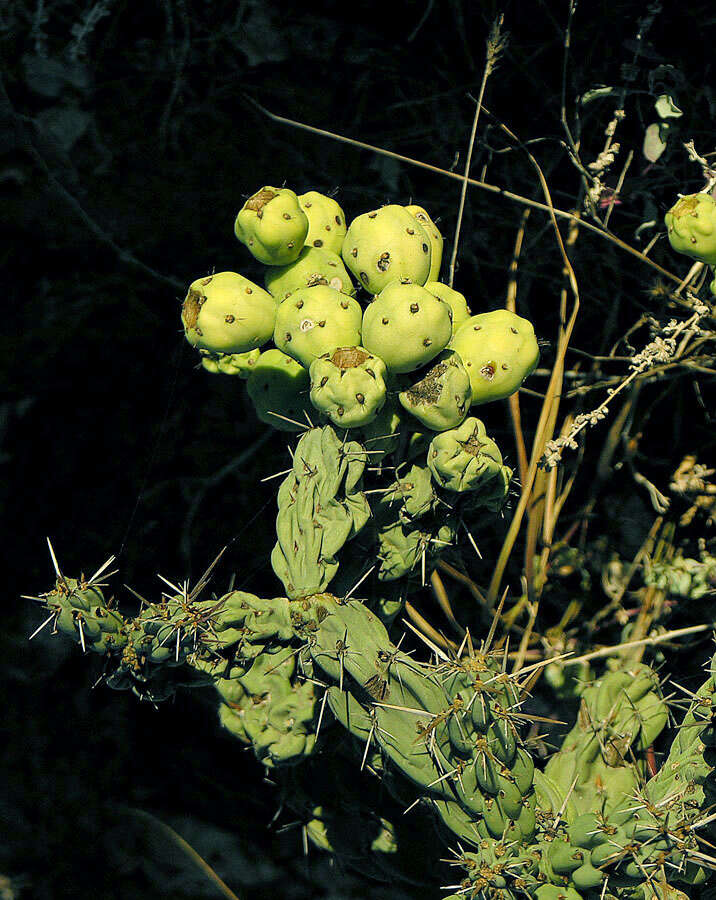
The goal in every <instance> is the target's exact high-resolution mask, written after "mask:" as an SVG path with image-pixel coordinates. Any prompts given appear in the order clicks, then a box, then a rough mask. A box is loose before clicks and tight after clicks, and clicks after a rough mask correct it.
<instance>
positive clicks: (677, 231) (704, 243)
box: [664, 194, 716, 266]
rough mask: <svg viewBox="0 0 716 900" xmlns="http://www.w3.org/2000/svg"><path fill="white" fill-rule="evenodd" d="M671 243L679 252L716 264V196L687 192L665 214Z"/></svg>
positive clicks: (711, 264)
mask: <svg viewBox="0 0 716 900" xmlns="http://www.w3.org/2000/svg"><path fill="white" fill-rule="evenodd" d="M664 222H665V223H666V227H667V228H668V234H669V243H670V244H671V246H672V247H673V249H674V250H676V252H677V253H683V254H685V255H686V256H690V257H691V258H692V259H698V260H700V261H701V262H704V263H708V265H710V266H716V199H714V198H713V197H712V196H711V194H687V195H686V196H685V197H681V198H680V199H679V200H677V202H676V203H675V204H674V205H673V206H672V207H671V209H670V210H669V211H668V212H667V213H666V215H665V216H664Z"/></svg>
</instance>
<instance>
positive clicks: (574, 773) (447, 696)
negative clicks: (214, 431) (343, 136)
mask: <svg viewBox="0 0 716 900" xmlns="http://www.w3.org/2000/svg"><path fill="white" fill-rule="evenodd" d="M680 202H683V201H680ZM699 202H700V201H699ZM677 206H678V204H677ZM696 209H698V210H700V209H701V207H700V206H699V207H697V206H693V207H691V206H689V207H688V209H687V210H686V212H683V213H682V212H680V213H679V214H678V216H677V218H679V217H681V219H683V217H684V215H692V214H693V211H694V210H696ZM675 215H676V214H675ZM692 225H693V223H691V224H690V225H688V227H689V228H691V227H692ZM699 227H700V228H702V230H701V231H699V235H702V236H703V235H704V234H705V232H704V231H703V227H702V226H699ZM674 228H675V232H676V233H677V234H682V233H686V232H685V229H686V228H687V223H686V222H677V223H676V224H675V225H674ZM236 234H237V236H238V237H239V239H240V240H241V241H242V242H243V243H244V244H246V246H247V247H248V249H249V250H250V251H251V252H252V253H253V254H254V256H255V257H256V259H258V260H259V261H261V262H263V263H266V264H267V265H269V266H271V267H273V268H272V269H271V270H270V272H269V273H268V274H267V276H266V280H265V283H266V287H267V291H264V290H263V289H261V288H259V287H257V286H256V285H255V284H252V283H251V282H250V281H248V280H247V279H246V278H244V277H243V276H241V275H238V274H235V273H221V274H220V275H215V276H211V277H207V278H205V279H199V280H198V281H195V282H194V283H193V284H192V285H191V287H190V290H189V294H188V296H187V299H186V300H185V302H184V306H183V310H182V319H183V323H184V327H185V331H186V335H187V339H188V340H189V341H190V342H191V343H192V344H193V345H194V346H195V347H196V348H197V349H198V350H199V352H200V354H201V362H202V365H203V367H204V369H206V370H207V371H208V372H212V373H220V374H226V375H238V376H239V378H240V379H244V380H246V386H247V391H248V395H249V397H250V399H251V401H252V402H253V405H254V407H255V409H256V412H257V415H258V417H259V418H260V419H261V421H263V422H265V423H267V424H269V425H271V426H273V427H274V428H276V429H277V430H279V431H293V432H298V433H299V437H298V441H297V443H296V445H295V447H294V448H293V450H292V453H291V467H290V469H289V471H288V473H287V474H286V475H285V478H284V479H283V481H282V483H281V485H280V487H279V489H278V496H277V505H278V513H277V518H276V543H275V545H274V548H273V551H272V553H271V559H270V564H271V567H272V569H273V572H274V573H275V575H276V577H277V579H278V581H279V582H280V584H281V589H280V594H279V595H278V596H275V597H271V598H262V597H259V596H256V595H254V594H251V593H247V592H244V591H240V590H230V591H229V592H228V593H226V594H224V595H223V596H217V595H216V594H210V595H209V591H208V588H207V585H208V582H209V579H208V578H202V579H201V581H200V582H199V584H198V585H197V586H196V587H195V588H194V589H193V590H191V591H190V590H189V588H188V587H185V588H184V589H182V590H179V589H177V590H176V591H174V592H172V593H171V594H165V595H163V596H162V598H161V599H160V600H158V601H157V602H143V603H142V608H141V609H140V611H139V612H138V614H137V615H136V616H128V615H126V614H125V613H123V612H122V611H121V610H120V609H119V608H118V607H116V606H114V605H113V603H111V602H109V601H106V600H105V595H104V591H105V588H106V585H105V584H104V583H102V581H101V577H102V572H103V569H101V570H100V571H99V572H98V573H97V574H96V575H95V576H93V577H92V578H90V579H89V580H88V579H85V578H84V577H81V578H80V579H72V578H69V577H66V576H64V575H63V574H62V573H61V571H60V570H59V568H58V567H56V568H57V580H56V583H55V585H54V586H53V588H52V589H51V590H50V591H49V592H47V593H46V594H43V595H42V596H41V599H42V601H43V603H44V605H45V607H46V608H47V610H48V611H49V613H50V616H49V619H48V622H51V623H52V626H53V628H54V630H57V631H61V632H63V633H65V634H67V635H69V636H71V637H72V638H73V639H74V640H75V641H76V642H78V643H79V644H81V646H82V648H83V650H85V651H92V652H93V653H95V654H97V655H100V656H102V657H103V659H104V672H105V679H106V681H107V683H108V684H109V685H110V686H111V687H113V688H116V689H129V690H132V691H133V692H134V693H136V694H137V695H138V696H140V697H142V698H147V699H151V700H153V701H159V700H163V699H166V698H167V697H170V696H171V695H172V694H173V693H174V692H175V691H176V690H177V689H178V688H179V687H185V686H195V685H196V686H199V685H203V686H207V685H212V686H213V688H214V689H215V691H216V696H217V706H218V710H219V719H220V722H221V724H222V725H223V726H224V727H225V728H226V729H227V730H228V731H229V732H231V734H233V735H234V736H236V738H237V739H238V740H239V741H240V742H242V743H243V744H245V745H247V746H250V747H251V748H252V749H253V751H254V753H255V755H256V757H257V759H258V761H259V762H260V763H261V764H262V765H264V766H266V767H269V768H271V769H272V776H271V777H272V780H273V781H274V783H275V784H277V785H278V787H279V789H280V792H281V798H282V804H283V805H285V806H286V807H287V808H289V809H291V810H292V811H293V812H294V813H295V815H296V816H297V817H298V819H299V821H300V822H301V823H302V825H303V826H304V834H305V835H306V837H307V839H308V840H310V841H311V842H312V843H313V844H314V845H315V846H317V847H319V848H322V849H323V850H325V851H327V852H331V853H333V854H335V856H336V857H338V858H340V859H341V860H342V861H343V862H345V863H346V864H348V865H351V866H355V867H358V868H360V869H362V870H363V871H364V872H369V873H370V874H371V875H372V876H373V877H375V878H384V879H386V880H388V881H394V880H396V879H398V880H402V881H406V882H408V883H413V884H426V883H434V882H433V881H431V879H433V877H434V876H433V873H432V872H431V860H432V859H433V856H432V855H431V852H430V850H431V845H432V843H434V840H435V835H437V836H438V838H439V839H440V841H441V842H442V844H443V845H445V846H446V847H447V848H449V849H450V850H451V851H452V854H453V858H452V859H451V865H452V867H453V872H454V878H453V879H452V882H451V883H450V884H447V885H446V884H444V882H443V886H444V888H445V890H446V891H447V892H448V893H449V897H448V900H458V898H464V897H468V898H485V900H517V898H523V897H527V898H534V900H597V898H600V900H655V898H658V900H667V898H677V897H688V896H690V893H689V892H690V891H691V890H692V888H693V887H694V886H696V887H700V886H701V885H703V884H706V883H707V881H708V879H709V875H710V872H711V869H712V868H713V866H712V865H711V863H712V862H713V859H712V857H709V855H708V847H709V842H713V841H714V840H716V827H715V825H714V816H713V815H712V813H711V809H712V806H713V804H714V801H716V778H715V777H714V764H715V763H716V755H715V753H716V751H715V749H714V748H716V710H715V707H714V697H715V696H716V657H714V659H712V660H711V661H710V662H709V663H708V665H707V668H706V672H705V673H704V679H703V684H702V685H701V687H700V688H699V689H698V690H697V691H696V692H694V693H690V694H689V708H688V710H687V712H686V715H685V718H684V719H683V721H682V723H681V724H680V726H679V727H678V728H677V729H676V731H675V735H674V733H673V731H672V734H671V738H670V740H669V738H667V735H668V732H669V724H670V723H669V715H668V712H667V706H666V702H665V698H664V696H663V694H662V688H661V682H660V680H659V677H658V676H657V675H656V674H655V672H654V671H653V670H652V669H651V668H650V667H649V666H648V665H646V664H644V663H630V662H628V661H625V662H622V663H621V664H614V665H613V666H611V667H607V668H606V669H605V670H603V671H602V674H601V675H599V676H594V675H593V674H592V672H591V669H589V668H588V667H587V668H582V669H581V670H580V671H582V673H583V674H584V678H585V683H584V684H582V685H581V686H580V690H579V704H580V705H579V712H578V716H577V720H576V722H575V724H574V727H572V728H571V730H569V731H567V732H566V734H564V736H563V737H562V739H561V745H560V746H559V747H558V748H557V749H556V752H554V753H553V754H552V756H551V757H550V758H549V759H548V760H547V761H546V762H545V761H544V759H542V760H540V759H539V758H538V756H537V754H536V753H535V739H534V735H530V734H529V732H528V730H527V726H528V724H529V722H530V719H531V716H530V713H529V712H528V710H529V702H530V690H531V687H532V685H533V678H534V674H535V671H534V670H535V667H534V666H529V667H527V668H518V670H517V671H514V672H511V671H508V668H507V659H508V656H507V648H506V647H505V646H504V645H499V644H498V641H497V640H496V638H495V634H494V628H493V630H492V631H491V632H490V635H489V636H488V637H487V638H485V640H483V641H482V642H476V643H474V642H473V640H472V639H471V638H470V635H469V633H468V634H466V635H465V639H464V640H463V641H462V643H461V645H460V646H459V647H458V649H457V650H450V651H445V652H443V651H442V650H440V648H439V647H437V646H435V645H429V646H431V649H432V650H433V651H434V652H433V655H432V656H431V657H430V658H429V660H421V659H420V658H418V656H416V655H415V654H414V652H409V651H407V650H403V649H401V641H402V638H401V636H400V629H399V628H397V627H396V624H395V623H396V617H397V616H398V615H399V613H400V612H401V611H402V610H403V609H404V608H405V604H406V600H407V598H408V597H409V596H410V594H411V592H414V591H415V590H416V588H417V587H418V586H420V585H421V584H423V583H424V580H425V571H426V567H428V566H432V565H433V563H434V562H435V561H437V560H438V558H439V557H440V555H441V554H443V553H446V552H448V551H449V552H451V553H454V554H458V546H457V535H458V532H459V529H460V527H461V526H464V527H465V528H466V529H468V528H469V527H474V524H473V523H478V524H479V525H480V526H481V527H482V526H485V527H492V526H493V525H494V523H495V521H496V519H497V517H498V516H499V515H500V513H501V511H502V509H503V507H504V505H505V503H506V500H507V496H508V493H509V487H510V482H511V478H512V470H511V468H510V467H509V466H508V465H507V464H506V462H505V461H504V459H503V455H502V453H501V451H500V449H499V447H498V445H497V443H496V442H495V440H494V439H493V438H492V437H490V435H489V434H488V430H487V427H486V425H485V422H484V421H483V420H482V419H478V418H476V417H475V415H474V412H475V410H474V407H475V406H477V405H480V404H485V403H488V402H489V401H491V400H498V399H502V398H505V397H507V396H509V395H510V394H512V393H513V392H514V391H516V390H517V389H518V388H519V386H520V384H521V383H522V381H523V380H524V378H526V377H527V376H528V375H529V374H530V373H531V372H532V371H533V369H534V367H535V366H536V364H537V360H538V356H539V350H538V344H537V341H536V338H535V333H534V328H533V327H532V325H531V324H530V323H529V322H528V321H527V320H526V319H524V318H521V317H519V316H517V315H515V314H514V313H512V312H509V311H507V310H497V311H494V312H483V313H479V314H475V315H472V313H471V310H470V309H469V308H468V305H467V301H466V299H465V297H463V296H462V295H461V294H459V293H458V292H456V291H454V290H453V289H452V288H450V287H449V286H447V285H443V284H441V283H440V282H438V281H437V278H438V277H439V265H440V262H439V260H440V258H441V255H442V238H441V236H440V234H439V232H438V231H437V229H436V226H435V225H434V223H433V222H432V220H431V218H430V216H429V215H428V213H427V212H426V211H425V210H424V209H422V207H417V206H411V207H401V206H397V205H389V206H386V207H383V208H382V209H380V210H376V211H373V212H370V213H366V214H363V215H361V216H358V218H357V219H355V220H354V221H353V222H352V223H351V224H350V225H349V226H348V227H347V229H346V219H345V216H344V214H343V211H342V210H341V208H340V207H339V206H338V204H337V203H336V201H335V200H333V199H332V198H328V197H323V196H322V195H320V194H318V193H317V192H313V191H312V192H309V193H306V194H303V195H301V196H297V195H296V194H294V193H293V192H292V191H290V190H288V189H285V188H282V189H276V188H271V187H264V188H262V189H261V190H260V191H258V192H257V193H256V194H254V195H253V196H252V197H251V198H250V200H249V201H247V203H246V204H245V205H244V207H243V209H242V210H241V212H240V213H239V215H238V217H237V221H236ZM699 240H700V238H699ZM702 243H703V244H704V246H705V243H704V242H703V241H702ZM699 252H701V253H702V254H706V253H708V252H709V251H707V250H704V249H703V247H700V249H699ZM339 254H341V255H342V257H343V260H344V261H345V267H344V266H343V263H342V262H341V259H340V257H339ZM704 259H705V261H707V262H708V261H709V259H706V258H705V257H704ZM346 267H347V270H350V273H352V274H353V276H354V277H355V278H356V281H357V284H358V285H359V286H360V287H361V288H365V289H367V290H368V291H369V292H370V294H371V295H374V296H371V297H369V298H368V301H369V302H367V305H365V306H362V305H361V303H362V300H361V298H360V295H359V292H358V288H357V287H355V286H354V285H353V283H352V282H351V279H350V276H349V274H348V272H347V271H346ZM338 281H340V284H338ZM230 318H231V321H229V319H230ZM271 340H273V344H274V346H267V345H269V342H270V341H271ZM693 562H695V561H693ZM711 562H712V561H711V560H710V559H709V560H708V561H706V560H704V561H702V565H701V568H698V566H697V567H694V566H691V567H688V566H685V565H682V566H681V568H680V569H679V571H678V572H676V570H675V569H676V567H674V566H672V569H670V570H668V571H666V570H665V571H656V570H654V571H653V572H652V573H651V577H652V578H653V579H654V581H655V582H659V583H661V581H665V582H668V583H669V585H670V588H669V589H670V590H677V589H678V590H679V591H680V592H681V593H683V594H684V595H685V596H686V595H688V596H699V590H701V588H702V587H703V586H704V585H705V584H706V580H707V579H708V578H710V577H711V576H712V571H711V568H708V571H706V568H707V564H708V566H710V563H711ZM103 568H104V567H103ZM697 568H698V571H697V570H696V569H697ZM672 582H673V583H674V585H678V587H671V584H672ZM687 582H688V583H687ZM684 585H685V586H684ZM277 590H278V587H277ZM354 594H355V595H356V597H362V598H363V599H353V595H354ZM495 621H497V620H495ZM454 646H457V645H454ZM540 665H541V664H540ZM656 743H658V744H659V746H660V747H662V748H664V759H663V762H662V764H661V766H660V767H658V768H655V766H654V755H653V748H654V745H655V744H656ZM704 848H706V849H704ZM442 855H443V856H444V855H445V851H442ZM436 891H437V887H436ZM450 892H451V893H450ZM436 896H437V893H436Z"/></svg>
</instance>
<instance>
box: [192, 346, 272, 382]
mask: <svg viewBox="0 0 716 900" xmlns="http://www.w3.org/2000/svg"><path fill="white" fill-rule="evenodd" d="M199 353H200V355H201V364H202V366H203V367H204V368H205V369H206V371H207V372H211V373H212V374H213V375H238V376H239V378H243V379H244V380H245V379H247V378H248V377H249V373H250V372H251V371H252V370H253V368H254V366H255V365H256V362H257V360H258V358H259V356H261V350H260V349H259V348H258V347H254V349H253V350H247V351H246V352H245V353H210V352H209V351H208V350H200V351H199Z"/></svg>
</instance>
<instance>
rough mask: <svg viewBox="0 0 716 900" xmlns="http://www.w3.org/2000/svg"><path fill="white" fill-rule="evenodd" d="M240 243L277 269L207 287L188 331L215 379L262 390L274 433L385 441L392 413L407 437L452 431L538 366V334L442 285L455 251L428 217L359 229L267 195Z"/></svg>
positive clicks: (406, 211)
mask: <svg viewBox="0 0 716 900" xmlns="http://www.w3.org/2000/svg"><path fill="white" fill-rule="evenodd" d="M234 230H235V233H236V236H237V238H238V239H239V240H240V241H241V242H242V243H243V244H244V245H245V246H246V247H247V249H248V250H249V251H250V252H251V254H252V255H253V257H254V258H255V259H256V260H258V261H259V262H261V263H263V264H264V265H265V270H264V274H263V283H264V288H262V287H260V286H259V285H258V284H256V283H255V282H254V281H252V280H250V279H249V278H247V277H246V276H244V275H241V274H238V273H235V272H220V273H218V274H214V275H207V276H205V277H204V278H198V279H196V280H195V281H194V282H192V284H191V285H190V287H189V291H188V293H187V296H186V299H185V300H184V303H183V306H182V316H181V317H182V324H183V326H184V333H185V335H186V338H187V340H188V341H189V343H190V344H192V346H194V347H195V348H196V349H198V350H199V351H200V355H201V363H202V366H203V367H204V369H205V370H206V371H207V372H211V373H213V374H224V375H238V376H239V377H240V378H242V379H244V380H246V381H247V382H248V384H247V386H248V394H249V397H250V399H251V400H252V402H253V404H254V407H255V410H256V414H257V416H258V418H259V419H260V420H261V421H263V422H266V423H267V424H272V425H274V426H276V427H277V428H282V429H283V430H287V431H290V430H297V429H300V428H301V427H303V425H304V424H314V423H315V424H317V425H320V424H324V423H328V422H330V423H332V424H333V425H335V426H337V427H339V428H360V429H366V428H368V427H370V426H371V425H372V424H373V423H376V425H375V429H374V434H373V435H371V438H375V439H377V438H378V437H379V435H380V428H379V425H380V423H379V422H377V419H378V417H379V416H380V415H381V413H383V411H384V410H385V412H384V413H383V415H384V417H385V418H386V422H387V423H388V424H390V423H389V422H388V420H389V419H390V417H391V416H392V417H394V418H396V422H394V423H393V425H396V424H397V417H399V419H400V422H401V429H402V430H410V431H413V432H421V431H422V430H423V429H426V428H427V429H428V430H431V431H446V430H449V429H450V428H454V427H456V426H458V425H459V424H460V423H461V422H462V421H463V419H464V418H465V416H466V415H467V414H468V410H469V407H470V405H471V404H478V403H486V402H488V401H490V400H497V399H501V398H504V397H507V396H509V395H510V394H511V393H514V392H515V391H517V390H518V389H519V387H520V385H521V384H522V382H523V380H524V379H525V378H526V377H527V376H528V375H529V374H530V373H531V372H532V371H533V370H534V368H535V366H536V365H537V361H538V358H539V347H538V344H537V340H536V338H535V334H534V329H533V327H532V325H531V323H530V322H528V321H527V320H526V319H524V318H522V317H520V316H517V315H515V314H514V313H511V312H509V311H507V310H504V309H498V310H493V311H490V312H482V313H480V314H477V315H472V312H471V310H470V307H469V306H468V302H467V300H466V298H465V296H464V295H463V294H461V293H459V292H458V291H456V290H454V289H453V288H452V287H451V286H449V285H447V284H443V283H442V282H440V281H439V277H440V266H441V263H442V253H443V238H442V235H441V234H440V231H439V230H438V228H437V226H436V225H435V223H434V221H433V220H432V218H431V217H430V214H429V213H428V212H427V210H425V209H424V208H423V207H422V206H417V205H410V206H398V205H397V204H389V205H387V206H383V207H381V208H380V209H377V210H372V211H370V212H367V213H363V214H362V215H359V216H357V217H356V218H355V219H353V221H352V222H348V220H347V219H346V215H345V213H344V212H343V210H342V209H341V207H340V205H339V204H338V202H337V201H336V200H335V199H333V198H332V197H327V196H325V195H323V194H320V193H319V192H317V191H308V192H307V193H304V194H301V195H297V194H296V193H295V192H294V191H291V190H290V189H289V188H275V187H271V186H264V187H262V188H261V189H260V190H258V191H256V192H255V193H254V194H253V195H251V197H249V199H248V200H247V201H246V203H245V204H244V205H243V207H242V208H241V210H240V211H239V213H238V215H237V217H236V223H235V229H234ZM278 351H281V354H283V355H279V354H278ZM338 351H340V353H338ZM448 351H451V352H448ZM336 354H337V355H336ZM363 355H366V359H367V358H368V357H370V359H371V362H370V363H368V362H366V363H365V365H363V364H362V363H359V362H358V360H359V359H360V358H361V357H362V356H363ZM284 356H288V357H290V358H291V359H293V360H294V361H295V362H296V363H297V364H298V366H300V370H299V369H297V368H296V367H295V366H292V365H291V364H290V363H288V362H286V361H285V359H284ZM319 360H320V362H319ZM302 373H303V374H302ZM279 421H280V422H282V423H283V424H281V425H279V424H278V423H279ZM394 430H395V428H394V427H391V428H390V429H388V432H385V431H383V433H384V434H385V433H390V432H391V431H394ZM370 449H371V451H373V452H377V451H378V449H379V448H378V447H377V446H376V447H371V448H370Z"/></svg>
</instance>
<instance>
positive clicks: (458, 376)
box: [398, 350, 472, 431]
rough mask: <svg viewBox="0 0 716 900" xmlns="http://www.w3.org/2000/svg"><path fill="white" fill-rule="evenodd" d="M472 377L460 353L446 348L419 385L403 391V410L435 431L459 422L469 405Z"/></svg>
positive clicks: (401, 402)
mask: <svg viewBox="0 0 716 900" xmlns="http://www.w3.org/2000/svg"><path fill="white" fill-rule="evenodd" d="M471 398H472V388H471V385H470V378H469V376H468V374H467V371H466V369H465V366H464V364H463V362H462V359H460V356H459V354H457V353H454V352H453V351H452V350H445V351H444V352H443V353H441V354H440V356H439V357H438V358H437V359H436V360H433V364H432V367H431V368H430V369H429V371H428V372H427V373H426V374H425V375H424V376H423V377H422V378H421V379H420V381H418V382H417V383H416V384H414V385H412V386H411V387H409V388H407V390H404V391H401V392H400V393H399V394H398V400H399V401H400V405H401V406H402V407H403V409H405V410H407V411H408V412H409V413H412V414H413V415H414V416H415V418H416V419H417V420H418V421H419V422H420V423H421V424H422V425H425V426H426V427H427V428H430V429H431V430H432V431H447V429H448V428H455V427H456V426H457V425H459V424H460V423H461V422H462V421H463V419H464V418H465V416H466V415H467V411H468V409H469V408H470V402H471Z"/></svg>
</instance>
